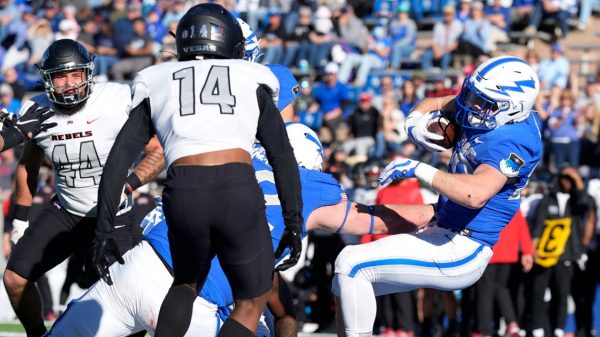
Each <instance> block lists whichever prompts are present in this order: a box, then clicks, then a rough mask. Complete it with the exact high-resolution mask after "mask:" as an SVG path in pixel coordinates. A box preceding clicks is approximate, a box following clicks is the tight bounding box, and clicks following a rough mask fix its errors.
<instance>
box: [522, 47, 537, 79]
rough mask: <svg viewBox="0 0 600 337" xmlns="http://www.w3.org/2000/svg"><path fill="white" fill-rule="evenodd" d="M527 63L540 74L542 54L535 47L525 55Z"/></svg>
mask: <svg viewBox="0 0 600 337" xmlns="http://www.w3.org/2000/svg"><path fill="white" fill-rule="evenodd" d="M525 59H526V60H527V63H529V66H530V67H531V68H533V70H535V72H536V73H537V74H538V75H539V74H540V55H539V54H538V53H537V51H536V50H535V49H528V50H527V54H526V56H525Z"/></svg>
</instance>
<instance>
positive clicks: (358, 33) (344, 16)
mask: <svg viewBox="0 0 600 337" xmlns="http://www.w3.org/2000/svg"><path fill="white" fill-rule="evenodd" d="M336 28H337V32H338V35H339V43H340V44H341V45H342V46H343V49H344V51H346V53H362V52H364V51H366V50H367V37H368V36H369V30H368V29H367V27H366V26H365V24H364V23H363V21H362V20H361V19H359V18H357V17H356V15H354V10H353V9H352V7H351V6H344V7H342V8H341V9H340V15H339V16H338V18H337V26H336Z"/></svg>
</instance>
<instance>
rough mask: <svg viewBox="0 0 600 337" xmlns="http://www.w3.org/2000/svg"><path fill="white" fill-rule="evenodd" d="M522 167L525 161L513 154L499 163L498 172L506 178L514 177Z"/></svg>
mask: <svg viewBox="0 0 600 337" xmlns="http://www.w3.org/2000/svg"><path fill="white" fill-rule="evenodd" d="M523 165H525V161H524V160H523V159H522V158H521V157H519V156H517V155H516V154H515V153H511V154H510V155H508V158H505V159H502V161H500V171H502V173H504V175H506V176H507V177H510V178H512V177H516V176H517V175H518V174H519V170H520V169H521V167H523Z"/></svg>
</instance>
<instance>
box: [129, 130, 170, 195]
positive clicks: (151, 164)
mask: <svg viewBox="0 0 600 337" xmlns="http://www.w3.org/2000/svg"><path fill="white" fill-rule="evenodd" d="M144 152H145V153H146V155H145V156H144V159H142V161H140V163H139V164H138V165H137V166H136V167H135V170H134V172H132V173H131V174H130V175H129V176H128V177H127V179H126V181H125V192H126V193H131V192H133V191H135V190H136V189H138V187H140V186H143V185H146V184H147V183H149V182H150V181H151V180H152V179H154V178H155V177H156V176H157V175H158V174H159V173H160V172H161V171H162V169H163V168H164V166H165V156H164V150H163V147H162V146H161V145H160V142H159V141H158V138H157V137H156V136H153V137H152V138H151V139H150V141H149V142H148V144H147V145H146V146H145V147H144Z"/></svg>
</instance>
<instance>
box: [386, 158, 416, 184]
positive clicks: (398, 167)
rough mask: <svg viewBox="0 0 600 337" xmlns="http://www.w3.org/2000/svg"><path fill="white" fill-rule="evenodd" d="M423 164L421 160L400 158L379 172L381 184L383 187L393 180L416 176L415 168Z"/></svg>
mask: <svg viewBox="0 0 600 337" xmlns="http://www.w3.org/2000/svg"><path fill="white" fill-rule="evenodd" d="M419 164H421V162H420V161H416V160H412V159H408V158H399V159H396V160H394V161H392V162H391V163H389V164H388V165H387V166H386V167H385V168H384V169H383V171H381V174H379V178H378V180H379V185H381V186H382V187H384V186H387V185H389V184H390V183H391V182H392V181H394V180H396V179H400V178H414V177H415V169H416V168H417V166H419Z"/></svg>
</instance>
